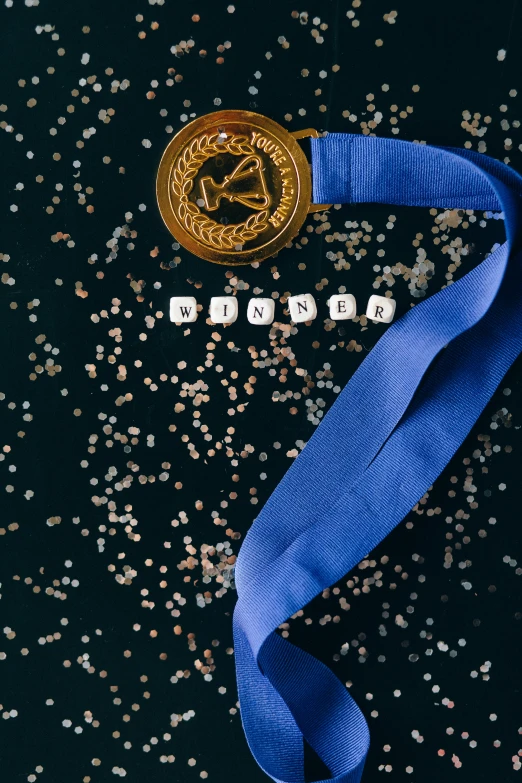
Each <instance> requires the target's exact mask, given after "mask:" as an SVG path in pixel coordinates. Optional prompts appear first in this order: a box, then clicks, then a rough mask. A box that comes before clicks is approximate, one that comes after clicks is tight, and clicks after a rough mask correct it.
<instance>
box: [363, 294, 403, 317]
mask: <svg viewBox="0 0 522 783" xmlns="http://www.w3.org/2000/svg"><path fill="white" fill-rule="evenodd" d="M395 304H396V302H395V299H389V298H388V297H387V296H377V295H376V294H374V295H373V296H370V298H369V300H368V307H367V308H366V317H367V318H369V319H370V320H371V321H375V323H377V322H379V321H380V322H381V323H383V324H389V323H391V321H393V316H394V315H395Z"/></svg>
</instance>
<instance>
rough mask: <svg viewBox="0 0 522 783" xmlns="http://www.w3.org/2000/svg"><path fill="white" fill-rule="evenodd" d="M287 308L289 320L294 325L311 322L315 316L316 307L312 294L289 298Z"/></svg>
mask: <svg viewBox="0 0 522 783" xmlns="http://www.w3.org/2000/svg"><path fill="white" fill-rule="evenodd" d="M288 307H289V308H290V318H291V319H292V321H293V322H294V323H295V324H302V323H304V322H305V321H313V320H314V318H316V316H317V305H316V303H315V299H314V298H313V296H312V294H301V295H300V296H289V297H288Z"/></svg>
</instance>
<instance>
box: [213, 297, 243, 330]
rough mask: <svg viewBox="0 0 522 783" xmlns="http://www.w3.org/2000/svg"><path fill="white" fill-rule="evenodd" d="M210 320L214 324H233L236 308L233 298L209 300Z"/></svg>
mask: <svg viewBox="0 0 522 783" xmlns="http://www.w3.org/2000/svg"><path fill="white" fill-rule="evenodd" d="M209 313H210V320H211V321H213V322H214V323H215V324H233V323H234V321H236V320H237V314H238V306H237V299H236V297H235V296H213V297H212V298H211V300H210V310H209Z"/></svg>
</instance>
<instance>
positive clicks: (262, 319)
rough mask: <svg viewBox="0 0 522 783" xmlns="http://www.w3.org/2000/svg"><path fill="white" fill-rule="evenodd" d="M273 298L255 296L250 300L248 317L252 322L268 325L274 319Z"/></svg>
mask: <svg viewBox="0 0 522 783" xmlns="http://www.w3.org/2000/svg"><path fill="white" fill-rule="evenodd" d="M274 312H275V304H274V300H273V299H262V298H254V299H250V301H249V302H248V309H247V318H248V320H249V322H250V323H251V324H258V325H259V326H268V325H269V324H271V323H272V321H273V320H274Z"/></svg>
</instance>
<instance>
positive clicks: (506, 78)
mask: <svg viewBox="0 0 522 783" xmlns="http://www.w3.org/2000/svg"><path fill="white" fill-rule="evenodd" d="M234 6H235V7H234ZM521 34H522V9H521V7H520V4H519V3H518V2H517V0H514V1H513V2H512V1H511V0H509V2H508V1H507V0H497V2H485V0H475V2H473V3H464V2H458V0H457V1H456V2H452V3H448V2H415V1H414V0H399V1H398V2H394V3H392V2H391V0H390V2H388V0H362V2H360V1H359V0H355V1H354V2H351V0H344V1H343V2H341V1H340V0H339V1H338V0H336V1H333V0H322V1H321V2H319V1H318V0H315V1H313V2H309V3H308V4H307V5H305V6H304V7H299V6H296V5H295V4H294V3H293V0H292V2H289V1H288V0H279V2H275V1H274V0H267V1H266V2H263V3H253V2H249V1H248V0H235V2H234V4H233V5H232V4H230V5H228V4H227V2H226V0H218V1H217V2H214V1H213V2H209V0H199V2H196V1H195V0H187V2H183V3H182V2H179V1H178V0H165V1H164V2H161V0H156V2H153V0H149V2H146V0H109V1H107V0H106V1H105V2H99V0H75V1H74V2H64V0H61V1H60V0H39V2H38V0H25V3H24V2H23V0H7V1H6V2H3V4H2V8H1V9H0V36H1V39H0V40H1V47H0V51H1V75H0V110H1V111H0V128H1V129H2V130H3V133H2V134H1V137H0V138H1V150H0V159H1V161H2V176H1V189H0V216H1V217H0V221H1V222H0V227H1V235H0V254H1V255H0V281H1V283H2V285H0V355H1V370H0V392H1V394H0V421H1V425H0V427H1V428H0V475H1V481H0V496H1V498H2V503H1V509H2V510H1V519H0V533H1V534H2V535H1V537H0V547H1V549H0V558H1V560H0V581H1V582H2V586H1V592H2V598H1V600H0V757H1V761H0V767H1V780H2V781H5V783H15V781H24V780H27V781H30V782H32V781H36V780H38V781H40V780H41V781H47V782H48V783H81V782H83V783H89V782H90V781H92V782H93V783H102V782H105V781H111V780H113V779H114V777H115V776H116V777H118V776H120V777H126V778H127V779H128V780H129V781H132V782H133V783H145V781H147V782H148V781H151V782H152V781H154V783H161V782H162V781H165V782H166V781H169V782H170V781H176V782H178V783H181V782H182V781H183V783H184V782H185V781H191V780H200V779H206V778H207V777H208V779H209V781H215V782H216V783H235V782H236V781H238V782H239V781H244V780H249V781H252V782H254V781H256V783H257V782H258V781H259V783H261V781H263V780H265V776H264V775H263V773H262V772H261V771H260V770H259V769H258V768H257V766H256V765H255V762H254V761H253V759H252V758H251V756H250V754H249V751H248V748H247V746H246V743H245V740H244V737H243V733H242V729H241V724H240V716H239V712H238V709H237V706H238V705H237V693H236V689H235V678H234V667H233V654H232V649H231V645H232V638H231V613H232V610H233V606H234V601H235V592H234V585H233V581H231V573H230V566H231V565H233V561H234V557H235V555H236V554H237V551H238V549H239V546H240V544H241V539H242V537H243V536H244V534H245V532H246V531H247V529H248V527H249V525H250V524H251V521H252V519H253V518H254V517H255V515H256V513H257V511H258V509H259V508H260V507H261V505H262V504H263V502H264V501H265V499H266V498H267V497H268V495H269V493H270V491H271V490H272V489H273V488H274V487H275V485H276V484H277V482H278V480H279V479H280V478H281V476H282V475H283V473H284V472H285V470H286V469H287V467H288V466H289V465H290V464H291V461H292V459H293V458H294V457H295V456H296V455H297V453H298V452H299V450H300V449H301V448H302V447H303V445H304V443H305V442H306V441H307V439H308V438H309V437H310V435H311V433H312V432H313V431H314V428H315V427H316V426H317V424H318V423H319V422H320V418H321V416H322V414H323V413H324V412H325V411H326V410H327V409H328V407H329V406H330V405H331V404H332V402H333V400H334V399H335V396H336V393H338V390H339V388H342V386H343V385H344V384H345V383H346V381H347V380H348V378H349V377H350V376H351V375H352V373H353V372H354V370H355V369H356V368H357V366H358V365H359V363H360V362H361V360H362V359H363V358H364V356H365V355H366V354H367V353H368V351H369V350H371V347H372V345H374V343H375V341H376V340H377V339H378V337H379V335H380V334H381V333H382V329H383V328H385V327H382V326H377V325H373V324H367V323H366V319H365V318H364V317H362V318H360V317H358V318H356V319H355V320H354V321H350V322H345V323H344V325H343V326H342V328H340V326H334V325H333V324H332V323H331V322H330V321H328V319H327V318H326V316H327V308H326V301H327V299H328V297H329V295H330V294H331V293H336V292H337V291H338V288H339V286H345V287H346V290H348V291H350V292H352V293H353V294H354V295H355V297H356V299H357V302H358V313H359V314H361V313H364V309H365V303H366V300H367V298H368V297H369V296H370V294H371V293H374V292H380V293H384V291H386V290H388V289H390V290H391V292H392V295H393V297H394V298H395V299H396V300H397V316H400V315H401V314H402V313H404V312H405V311H406V310H407V309H408V308H409V307H410V306H413V305H414V304H415V303H417V302H418V301H419V299H420V298H422V296H425V295H428V296H429V295H430V294H432V293H434V292H435V291H437V290H438V289H439V288H440V287H441V286H443V285H445V284H446V283H447V282H448V281H450V280H452V279H456V278H457V277H458V276H459V275H461V274H463V273H465V272H466V271H468V270H469V269H470V268H471V267H472V266H473V265H474V264H475V263H478V262H479V261H480V260H482V259H483V258H484V256H485V254H486V253H488V252H489V251H490V250H491V248H492V246H493V245H494V243H495V242H500V241H502V238H503V226H502V221H501V220H496V219H495V216H491V215H483V214H476V215H472V214H469V215H465V214H463V213H456V212H453V213H448V212H444V211H443V210H440V209H439V210H433V211H431V212H430V210H425V209H422V210H421V209H403V208H390V207H386V206H384V207H383V206H375V205H362V206H361V205H359V206H357V207H350V206H343V207H342V208H339V209H332V210H330V212H329V213H328V214H327V215H320V214H319V215H316V216H311V217H310V218H309V220H308V221H307V223H306V225H305V227H304V228H303V230H302V232H301V234H300V236H299V237H298V238H297V240H296V241H295V242H294V243H293V246H292V247H290V248H287V249H285V250H284V251H283V252H281V253H280V254H279V256H278V257H277V258H276V259H272V260H268V261H266V262H264V264H262V265H261V266H260V267H259V268H257V269H254V268H251V267H246V268H236V269H234V270H227V269H226V268H223V267H219V266H214V265H211V264H208V263H206V262H204V261H201V260H199V259H197V258H195V257H193V256H191V255H190V254H189V253H187V252H185V251H184V250H183V249H182V248H181V249H180V248H179V247H176V246H175V244H174V245H173V239H172V237H171V236H170V235H169V234H168V232H167V230H166V229H165V228H164V226H163V224H162V221H161V219H160V216H159V213H158V210H157V208H156V204H155V193H154V180H155V174H156V170H157V166H158V163H159V160H160V157H161V154H162V151H163V149H164V147H165V145H166V144H167V142H168V140H169V139H170V138H171V134H172V133H173V132H176V130H177V129H179V128H180V127H181V126H182V124H183V123H184V122H186V121H188V119H190V118H191V117H192V116H193V115H195V116H200V115H202V114H205V113H208V112H210V111H214V110H216V109H217V108H220V107H221V108H251V109H254V110H256V111H258V112H261V113H264V114H266V115H269V116H271V117H273V118H274V119H275V120H277V121H278V122H280V123H281V124H283V125H285V126H286V127H288V128H289V129H291V130H295V129H299V128H302V127H308V126H315V127H318V128H320V129H323V130H330V131H345V130H346V131H351V132H355V133H369V132H372V133H376V134H378V135H384V136H391V135H397V137H398V138H401V139H408V140H417V141H425V142H428V143H432V144H444V145H453V146H463V145H465V144H466V145H467V146H470V147H471V148H472V149H478V150H479V151H481V152H486V153H487V154H490V155H493V156H494V157H497V158H499V159H501V160H506V162H508V163H510V164H512V165H514V166H515V167H516V168H518V169H519V170H521V169H522V156H521V154H520V149H519V145H520V144H521V142H522V134H521V133H520V122H519V120H520V119H522V118H521V102H520V97H519V96H518V95H517V90H519V89H521V88H522V84H521V82H522V69H521V65H522V57H521V54H520V51H521V49H520V38H521ZM337 66H338V67H337ZM169 69H172V70H169ZM100 88H101V89H100ZM496 217H498V216H496ZM383 251H384V252H383ZM254 289H255V291H254ZM259 290H262V291H263V292H264V293H263V294H262V295H264V296H274V298H275V299H276V320H277V321H279V322H280V323H282V324H288V323H289V318H288V314H287V313H285V310H286V308H285V302H286V297H287V296H288V295H289V294H290V293H294V294H295V293H302V292H304V291H310V292H312V293H313V294H314V295H315V296H316V299H317V301H318V306H319V316H318V318H317V319H316V320H315V321H314V322H313V323H312V325H310V326H307V327H304V326H303V327H300V328H299V329H294V330H293V331H292V332H290V331H289V330H284V329H278V328H276V327H274V329H272V330H269V329H266V330H264V329H260V328H259V327H251V326H249V325H248V324H247V322H246V317H245V310H246V303H247V301H248V298H249V297H250V296H252V295H255V293H258V291H259ZM230 292H233V293H235V294H237V296H238V299H239V305H240V309H241V314H240V320H239V321H238V322H237V323H236V324H235V325H233V326H232V327H230V328H226V329H224V328H223V327H213V326H211V325H210V324H208V323H206V320H205V316H204V314H202V315H200V317H199V319H198V322H197V323H196V324H194V325H193V326H192V327H191V328H190V330H188V331H187V332H185V331H184V330H183V329H181V328H179V327H176V326H175V325H173V324H170V323H169V321H168V300H169V297H170V296H172V295H174V294H179V295H183V294H192V293H194V295H195V296H196V297H197V298H198V301H199V302H200V303H201V304H203V305H204V309H205V310H206V307H207V305H208V300H209V298H210V296H212V295H219V294H223V293H230ZM506 329H509V324H506ZM520 367H521V365H520V363H519V364H518V365H517V366H515V367H514V368H513V370H512V371H511V372H510V374H509V376H508V377H507V378H506V379H505V381H504V382H503V384H502V385H501V387H500V388H499V390H498V392H497V394H496V395H495V397H494V399H493V400H492V401H491V403H490V405H489V406H488V408H487V410H486V411H485V413H484V415H483V416H482V417H481V419H480V421H479V422H478V423H477V425H476V427H475V428H474V430H473V432H472V433H471V435H470V437H469V438H468V440H467V441H466V443H465V444H464V445H463V446H462V448H461V449H460V451H459V453H458V454H457V455H456V457H455V459H454V460H453V461H452V463H451V464H450V466H449V467H448V468H447V470H446V471H445V472H444V474H443V475H442V476H441V477H440V479H439V480H438V482H437V484H436V486H435V487H434V489H433V490H432V491H430V492H429V493H428V496H427V497H426V498H424V499H423V501H422V502H421V504H420V505H419V506H418V507H416V509H414V510H413V511H412V513H411V514H410V515H409V517H408V519H407V520H406V521H405V522H404V523H403V524H402V525H401V526H400V527H399V528H398V529H397V530H396V531H395V532H394V533H393V535H391V536H390V537H389V538H388V539H387V540H385V541H384V542H383V543H382V544H381V545H380V546H379V547H378V549H377V550H376V551H375V552H373V553H372V554H371V555H370V557H369V558H368V560H366V561H364V563H362V564H361V566H360V567H359V568H358V569H355V571H354V573H353V574H351V575H348V576H347V577H346V578H345V579H344V580H342V582H341V583H339V585H338V586H337V587H336V588H335V589H333V590H331V591H327V592H326V593H325V594H324V595H323V596H322V597H320V598H318V599H317V600H316V601H315V602H314V603H313V605H312V606H310V607H307V608H306V610H305V612H304V614H303V617H300V618H297V619H296V620H294V621H291V623H290V624H289V627H288V628H287V629H283V632H285V633H289V634H290V636H291V638H292V640H293V641H295V642H297V643H299V644H302V645H304V646H306V647H307V648H308V649H310V650H311V651H313V652H314V654H316V655H317V656H319V657H321V658H322V659H323V660H324V661H325V662H326V663H328V664H329V665H330V666H332V667H333V669H334V671H336V673H337V674H338V676H339V677H340V678H341V679H342V680H343V681H344V682H347V683H348V684H349V686H350V687H351V692H352V693H353V695H354V696H355V698H356V699H357V700H358V702H359V704H360V705H361V706H362V709H363V710H364V711H365V714H366V715H367V717H368V721H369V724H370V730H371V736H372V744H371V750H370V755H369V759H368V763H367V767H366V771H365V777H364V780H365V783H373V781H378V780H382V779H386V780H390V781H401V782H402V781H411V783H421V781H422V783H435V782H438V781H440V780H441V779H442V778H444V779H446V778H447V779H448V780H458V781H462V780H466V781H471V780H473V781H477V782H478V781H480V783H486V781H487V782H488V783H489V781H491V780H495V781H508V780H517V779H518V777H517V774H516V773H517V772H518V774H519V775H520V774H522V773H520V772H519V770H520V766H521V755H522V751H521V750H520V748H522V738H521V736H520V731H521V730H520V728H519V727H520V725H521V723H522V721H521V718H520V664H519V660H520V654H519V650H520V641H521V638H520V619H521V612H522V603H521V598H520V575H521V573H522V569H521V568H520V566H519V565H518V563H517V558H518V560H519V561H520V558H521V554H520V543H521V534H520V502H519V498H518V483H519V475H520V458H519V449H520V446H521V436H520V431H519V430H520V425H521V422H522V417H521V384H520ZM382 405H383V406H384V405H386V400H385V399H383V400H382ZM393 491H394V488H393V487H392V486H391V487H390V488H389V492H390V495H391V494H393ZM290 578H291V575H290V574H289V579H290ZM310 774H312V773H310Z"/></svg>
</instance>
